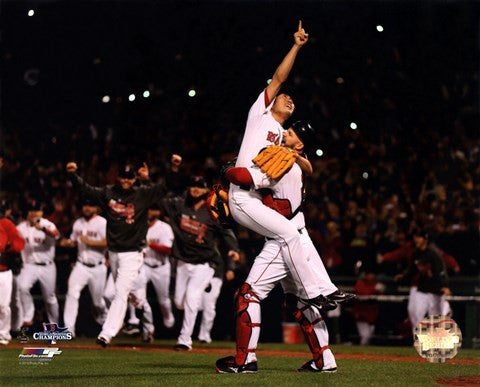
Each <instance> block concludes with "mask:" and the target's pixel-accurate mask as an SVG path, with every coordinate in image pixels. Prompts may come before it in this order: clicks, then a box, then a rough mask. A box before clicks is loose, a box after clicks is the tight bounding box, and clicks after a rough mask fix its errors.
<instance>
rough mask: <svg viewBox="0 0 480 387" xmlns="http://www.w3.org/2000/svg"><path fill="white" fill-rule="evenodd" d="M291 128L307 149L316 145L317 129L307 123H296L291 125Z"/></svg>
mask: <svg viewBox="0 0 480 387" xmlns="http://www.w3.org/2000/svg"><path fill="white" fill-rule="evenodd" d="M291 128H292V129H293V131H294V132H295V134H296V135H297V136H298V138H299V139H300V141H302V142H303V145H304V147H305V149H307V148H308V147H310V146H312V145H313V144H314V143H315V129H313V127H312V125H310V124H309V123H308V122H307V121H296V122H294V123H293V124H292V125H291Z"/></svg>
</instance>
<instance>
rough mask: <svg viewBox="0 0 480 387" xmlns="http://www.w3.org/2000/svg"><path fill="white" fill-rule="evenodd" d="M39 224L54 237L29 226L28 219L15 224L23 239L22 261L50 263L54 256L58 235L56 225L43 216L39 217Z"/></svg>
mask: <svg viewBox="0 0 480 387" xmlns="http://www.w3.org/2000/svg"><path fill="white" fill-rule="evenodd" d="M40 225H41V226H42V227H45V228H46V229H48V230H49V231H50V232H51V233H52V234H53V235H54V237H51V236H48V235H47V234H46V233H45V232H43V231H41V230H38V229H36V228H35V227H34V226H31V225H30V223H29V222H28V221H23V222H22V223H20V224H19V225H18V226H17V230H18V232H19V233H20V235H21V236H22V237H23V239H25V248H24V249H23V250H22V252H21V254H22V260H23V262H24V263H40V264H42V263H50V262H52V261H53V259H54V258H55V239H56V238H58V236H59V233H58V230H57V227H55V225H54V224H53V223H52V222H50V221H49V220H47V219H45V218H41V219H40Z"/></svg>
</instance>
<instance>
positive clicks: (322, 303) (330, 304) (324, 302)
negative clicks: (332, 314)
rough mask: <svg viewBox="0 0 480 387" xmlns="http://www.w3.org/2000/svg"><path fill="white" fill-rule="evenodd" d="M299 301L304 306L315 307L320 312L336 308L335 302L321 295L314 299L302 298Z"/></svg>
mask: <svg viewBox="0 0 480 387" xmlns="http://www.w3.org/2000/svg"><path fill="white" fill-rule="evenodd" d="M301 301H302V302H303V303H304V304H306V305H310V306H314V307H316V308H317V309H318V310H320V311H327V310H332V309H335V308H336V307H337V303H336V302H335V301H331V300H329V299H327V298H326V297H325V296H322V295H321V294H320V295H319V296H317V297H314V298H302V299H301Z"/></svg>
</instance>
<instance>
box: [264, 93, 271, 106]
mask: <svg viewBox="0 0 480 387" xmlns="http://www.w3.org/2000/svg"><path fill="white" fill-rule="evenodd" d="M270 102H271V101H270V100H269V99H268V93H267V89H265V107H268V105H270Z"/></svg>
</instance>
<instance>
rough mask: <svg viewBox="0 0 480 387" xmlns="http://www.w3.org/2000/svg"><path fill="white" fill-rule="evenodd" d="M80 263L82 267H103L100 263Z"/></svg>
mask: <svg viewBox="0 0 480 387" xmlns="http://www.w3.org/2000/svg"><path fill="white" fill-rule="evenodd" d="M78 262H80V263H81V264H82V265H84V266H86V267H97V266H98V265H101V264H102V263H103V262H98V263H85V262H82V261H78Z"/></svg>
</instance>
